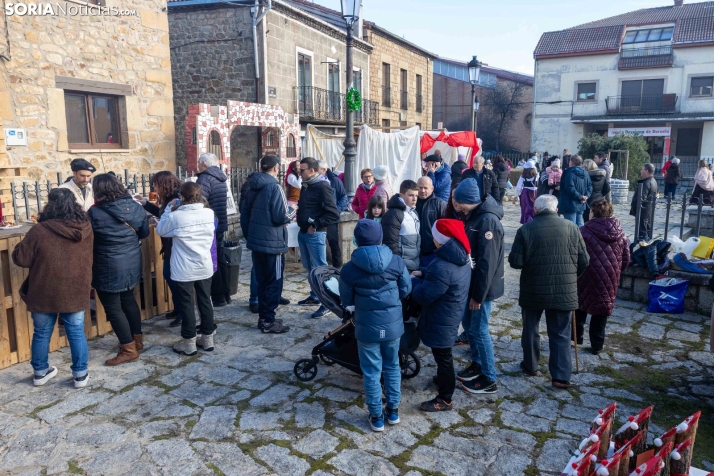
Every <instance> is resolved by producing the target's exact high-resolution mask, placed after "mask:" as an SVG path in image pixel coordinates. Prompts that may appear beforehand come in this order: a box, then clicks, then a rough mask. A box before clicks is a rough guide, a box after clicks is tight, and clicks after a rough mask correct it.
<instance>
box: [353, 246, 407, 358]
mask: <svg viewBox="0 0 714 476" xmlns="http://www.w3.org/2000/svg"><path fill="white" fill-rule="evenodd" d="M411 290H412V283H411V280H410V279H409V271H407V268H406V266H405V265H404V261H403V260H402V259H401V258H400V257H399V256H395V255H394V254H393V253H392V252H391V251H390V250H389V248H387V247H386V246H384V245H376V246H362V247H360V248H357V249H356V250H355V251H353V252H352V259H351V260H350V262H349V263H345V265H344V266H343V267H342V270H341V271H340V299H341V301H342V305H343V306H345V307H347V306H354V307H355V317H354V319H355V337H356V338H357V340H358V341H359V342H364V343H367V344H372V343H376V342H388V341H392V340H395V339H398V338H400V337H401V336H402V334H404V320H403V318H402V302H401V299H404V298H405V297H407V295H408V294H409V293H410V292H411Z"/></svg>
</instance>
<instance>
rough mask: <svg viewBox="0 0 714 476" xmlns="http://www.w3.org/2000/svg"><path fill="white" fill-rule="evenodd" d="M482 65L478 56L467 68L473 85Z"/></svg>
mask: <svg viewBox="0 0 714 476" xmlns="http://www.w3.org/2000/svg"><path fill="white" fill-rule="evenodd" d="M344 1H345V0H343V2H344ZM481 64H482V63H481V62H480V61H479V60H478V59H477V58H476V56H474V57H473V59H472V60H471V61H469V63H468V65H467V66H468V68H469V81H471V84H476V83H478V77H479V75H480V74H481Z"/></svg>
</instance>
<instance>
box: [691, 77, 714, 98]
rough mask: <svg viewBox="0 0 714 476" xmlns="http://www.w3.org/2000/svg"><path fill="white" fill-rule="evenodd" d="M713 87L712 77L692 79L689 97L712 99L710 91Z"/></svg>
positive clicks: (713, 80) (713, 79)
mask: <svg viewBox="0 0 714 476" xmlns="http://www.w3.org/2000/svg"><path fill="white" fill-rule="evenodd" d="M713 87H714V76H704V77H701V78H692V84H691V87H690V89H689V95H690V96H691V97H693V98H696V97H712V89H713Z"/></svg>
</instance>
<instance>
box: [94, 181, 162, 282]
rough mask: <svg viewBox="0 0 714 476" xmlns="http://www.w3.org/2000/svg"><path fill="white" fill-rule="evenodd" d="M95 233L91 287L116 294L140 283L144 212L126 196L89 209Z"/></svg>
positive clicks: (146, 232)
mask: <svg viewBox="0 0 714 476" xmlns="http://www.w3.org/2000/svg"><path fill="white" fill-rule="evenodd" d="M89 219H90V220H91V222H92V229H93V230H94V262H93V264H92V287H93V288H94V289H96V290H98V291H104V292H108V293H118V292H121V291H126V290H127V289H131V288H133V287H134V286H136V284H137V283H138V282H139V280H140V279H141V243H140V242H139V240H142V239H144V238H146V237H147V236H149V222H148V220H147V219H146V212H145V211H144V208H143V207H142V206H141V205H140V204H138V203H137V202H135V201H134V200H133V199H132V198H131V196H130V195H129V194H126V195H124V196H122V197H121V198H119V199H117V200H115V201H113V202H110V203H104V204H101V205H95V206H93V207H92V208H90V209H89Z"/></svg>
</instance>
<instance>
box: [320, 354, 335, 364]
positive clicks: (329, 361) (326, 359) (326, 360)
mask: <svg viewBox="0 0 714 476" xmlns="http://www.w3.org/2000/svg"><path fill="white" fill-rule="evenodd" d="M320 360H322V363H323V364H325V365H335V361H334V360H332V359H331V358H329V357H327V356H326V355H324V354H320Z"/></svg>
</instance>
